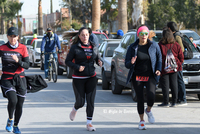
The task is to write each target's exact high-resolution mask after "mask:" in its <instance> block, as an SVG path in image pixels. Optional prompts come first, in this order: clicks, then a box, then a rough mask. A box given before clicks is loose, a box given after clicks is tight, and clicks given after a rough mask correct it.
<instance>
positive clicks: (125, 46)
mask: <svg viewBox="0 0 200 134" xmlns="http://www.w3.org/2000/svg"><path fill="white" fill-rule="evenodd" d="M130 36H131V35H130V34H128V35H127V36H126V37H125V38H124V40H123V41H122V43H121V47H123V48H124V49H126V48H127V46H128V41H129V39H130Z"/></svg>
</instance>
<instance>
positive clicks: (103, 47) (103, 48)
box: [100, 43, 106, 54]
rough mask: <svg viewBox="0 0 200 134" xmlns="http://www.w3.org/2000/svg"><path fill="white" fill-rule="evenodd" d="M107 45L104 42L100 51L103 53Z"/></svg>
mask: <svg viewBox="0 0 200 134" xmlns="http://www.w3.org/2000/svg"><path fill="white" fill-rule="evenodd" d="M105 47H106V43H103V44H102V47H101V49H100V53H102V54H103V52H104V51H105Z"/></svg>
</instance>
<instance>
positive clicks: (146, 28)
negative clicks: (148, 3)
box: [137, 26, 149, 36]
mask: <svg viewBox="0 0 200 134" xmlns="http://www.w3.org/2000/svg"><path fill="white" fill-rule="evenodd" d="M142 30H147V32H148V33H149V29H148V27H147V26H141V27H140V28H139V29H138V30H137V36H139V33H140V32H141V31H142Z"/></svg>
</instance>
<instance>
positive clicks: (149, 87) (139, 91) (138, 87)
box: [132, 75, 156, 114]
mask: <svg viewBox="0 0 200 134" xmlns="http://www.w3.org/2000/svg"><path fill="white" fill-rule="evenodd" d="M132 84H133V87H134V89H135V92H136V95H137V110H138V113H139V114H144V95H143V94H144V86H146V95H147V106H149V107H152V106H153V104H154V101H155V90H156V80H155V78H154V77H149V81H148V82H141V81H136V76H135V75H134V76H133V77H132Z"/></svg>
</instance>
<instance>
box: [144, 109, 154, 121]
mask: <svg viewBox="0 0 200 134" xmlns="http://www.w3.org/2000/svg"><path fill="white" fill-rule="evenodd" d="M144 111H145V113H146V114H147V116H148V121H149V123H151V124H153V123H155V118H154V117H153V113H152V112H151V111H150V112H147V109H145V110H144Z"/></svg>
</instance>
